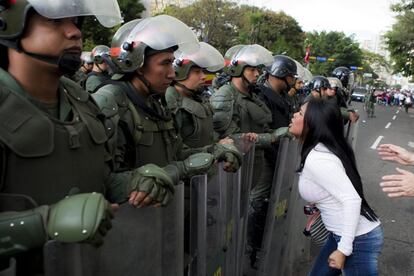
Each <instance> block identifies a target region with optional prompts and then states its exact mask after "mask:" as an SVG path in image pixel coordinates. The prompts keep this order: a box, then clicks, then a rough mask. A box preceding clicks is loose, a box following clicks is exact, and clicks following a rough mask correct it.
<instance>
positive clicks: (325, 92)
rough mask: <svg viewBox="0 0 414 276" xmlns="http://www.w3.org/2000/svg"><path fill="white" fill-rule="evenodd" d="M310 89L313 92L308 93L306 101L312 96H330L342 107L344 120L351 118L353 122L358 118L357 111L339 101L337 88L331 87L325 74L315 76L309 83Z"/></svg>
mask: <svg viewBox="0 0 414 276" xmlns="http://www.w3.org/2000/svg"><path fill="white" fill-rule="evenodd" d="M309 89H310V90H311V94H309V95H308V97H307V99H305V102H307V101H309V99H310V97H315V98H320V97H325V98H330V99H332V100H334V101H335V103H336V104H337V105H338V107H339V108H340V109H341V114H342V117H343V118H344V120H350V121H351V122H353V123H355V122H356V121H357V120H358V118H359V115H358V113H356V112H355V111H354V110H353V109H348V108H347V107H343V106H341V103H342V101H338V99H337V96H336V90H335V89H334V88H332V87H331V84H330V82H329V80H328V78H326V77H324V76H315V77H313V79H312V81H311V82H310V83H309Z"/></svg>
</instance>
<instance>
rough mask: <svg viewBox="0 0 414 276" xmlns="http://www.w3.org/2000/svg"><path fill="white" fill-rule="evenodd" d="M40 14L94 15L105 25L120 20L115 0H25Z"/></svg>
mask: <svg viewBox="0 0 414 276" xmlns="http://www.w3.org/2000/svg"><path fill="white" fill-rule="evenodd" d="M27 1H28V2H29V3H30V4H31V5H32V6H33V8H34V9H35V10H36V11H37V12H38V13H39V14H40V15H42V16H44V17H47V18H51V19H57V18H67V17H77V16H88V15H94V16H95V17H96V18H97V19H98V21H99V22H100V23H101V24H102V25H103V26H105V27H107V28H110V27H113V26H115V25H118V24H120V23H121V22H122V18H121V12H120V10H119V6H118V2H117V1H116V0H99V1H97V0H71V1H68V0H27Z"/></svg>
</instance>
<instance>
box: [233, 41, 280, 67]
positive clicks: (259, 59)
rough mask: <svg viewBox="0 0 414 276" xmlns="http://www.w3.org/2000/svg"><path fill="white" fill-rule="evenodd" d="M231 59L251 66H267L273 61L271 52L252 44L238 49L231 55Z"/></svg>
mask: <svg viewBox="0 0 414 276" xmlns="http://www.w3.org/2000/svg"><path fill="white" fill-rule="evenodd" d="M232 60H233V61H237V62H238V63H240V62H243V63H245V64H246V65H248V66H251V67H259V66H269V65H271V64H272V63H273V56H272V53H271V52H270V51H269V50H267V49H266V48H264V47H262V46H260V45H257V44H254V45H247V46H244V47H243V48H242V49H240V50H239V51H238V52H237V53H236V54H235V55H234V57H233V59H232Z"/></svg>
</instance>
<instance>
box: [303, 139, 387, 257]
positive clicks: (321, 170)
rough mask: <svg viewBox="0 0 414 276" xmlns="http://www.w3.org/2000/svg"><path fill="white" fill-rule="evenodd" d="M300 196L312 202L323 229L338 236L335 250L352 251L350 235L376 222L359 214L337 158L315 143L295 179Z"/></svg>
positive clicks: (356, 200) (356, 197) (365, 230)
mask: <svg viewBox="0 0 414 276" xmlns="http://www.w3.org/2000/svg"><path fill="white" fill-rule="evenodd" d="M299 192H300V195H301V196H302V198H303V199H305V200H306V201H308V202H310V203H315V205H316V207H318V209H319V210H320V211H321V216H322V221H323V223H324V224H325V227H326V229H328V230H329V231H331V232H333V233H334V234H336V235H338V236H341V241H340V242H339V244H338V250H340V251H341V252H342V253H344V254H345V255H346V256H349V255H351V253H352V243H353V241H354V238H355V237H356V236H359V235H363V234H366V233H368V232H370V231H371V230H372V229H374V228H375V227H377V226H378V225H379V224H380V222H379V221H375V222H371V221H369V220H367V219H366V218H365V217H364V216H361V215H360V210H361V198H360V197H359V195H358V193H357V192H356V190H355V188H354V186H353V185H352V183H351V181H350V179H349V178H348V176H347V174H346V173H345V168H344V166H343V165H342V163H341V161H340V160H339V158H338V157H337V156H336V155H334V154H333V153H332V152H331V151H329V149H328V148H326V147H325V145H323V144H321V143H319V144H318V145H316V146H315V148H313V149H312V150H311V152H310V153H309V155H308V156H307V158H306V161H305V164H304V167H303V170H302V173H301V174H300V178H299Z"/></svg>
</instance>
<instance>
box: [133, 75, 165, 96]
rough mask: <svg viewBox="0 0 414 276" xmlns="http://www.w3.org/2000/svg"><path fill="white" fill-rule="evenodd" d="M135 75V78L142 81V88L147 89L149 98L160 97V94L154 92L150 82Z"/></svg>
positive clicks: (142, 76) (141, 76)
mask: <svg viewBox="0 0 414 276" xmlns="http://www.w3.org/2000/svg"><path fill="white" fill-rule="evenodd" d="M135 75H136V76H137V78H138V79H139V80H140V81H142V83H143V84H144V86H145V87H146V88H147V89H148V92H149V94H150V95H151V96H157V95H160V94H161V93H160V92H158V91H156V90H155V89H154V88H152V86H151V84H150V82H149V81H148V80H147V79H146V78H145V77H144V75H142V74H140V73H138V72H136V73H135Z"/></svg>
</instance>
